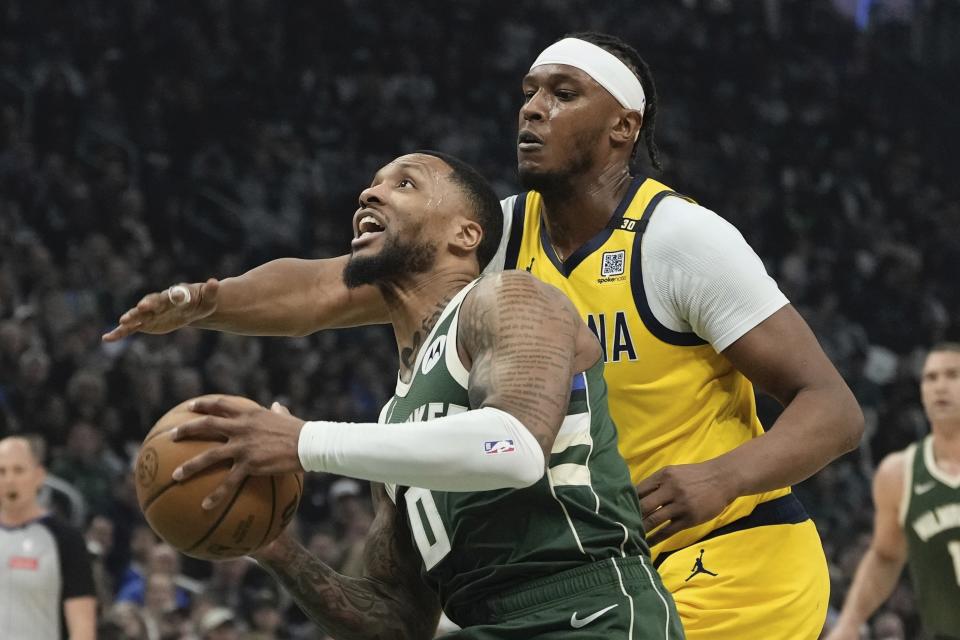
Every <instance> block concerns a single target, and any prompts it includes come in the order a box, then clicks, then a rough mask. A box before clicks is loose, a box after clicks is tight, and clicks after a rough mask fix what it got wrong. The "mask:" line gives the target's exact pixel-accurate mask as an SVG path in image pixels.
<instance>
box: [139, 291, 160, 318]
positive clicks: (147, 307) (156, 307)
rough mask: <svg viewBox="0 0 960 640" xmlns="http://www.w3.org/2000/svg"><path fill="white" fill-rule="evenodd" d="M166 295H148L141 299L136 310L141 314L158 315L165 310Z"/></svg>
mask: <svg viewBox="0 0 960 640" xmlns="http://www.w3.org/2000/svg"><path fill="white" fill-rule="evenodd" d="M165 298H166V296H165V295H161V294H159V293H148V294H147V295H145V296H143V297H142V298H140V302H138V303H137V306H136V307H135V309H136V310H137V311H139V312H140V313H156V312H158V311H161V310H162V309H163V303H164V299H165Z"/></svg>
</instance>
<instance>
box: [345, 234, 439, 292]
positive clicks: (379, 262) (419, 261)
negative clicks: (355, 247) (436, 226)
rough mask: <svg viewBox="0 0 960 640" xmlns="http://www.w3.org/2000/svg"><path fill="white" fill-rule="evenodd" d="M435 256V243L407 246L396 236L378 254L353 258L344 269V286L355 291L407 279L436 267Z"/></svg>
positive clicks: (390, 238) (351, 257)
mask: <svg viewBox="0 0 960 640" xmlns="http://www.w3.org/2000/svg"><path fill="white" fill-rule="evenodd" d="M436 255H437V247H436V246H434V245H432V244H429V243H427V242H421V243H410V244H408V245H404V244H401V243H400V240H398V239H397V237H396V236H390V237H388V238H387V241H386V243H385V244H384V247H383V249H382V250H381V251H380V253H378V254H376V255H372V256H359V257H358V256H355V255H351V256H350V259H349V260H348V261H347V266H346V268H344V270H343V283H344V284H345V285H347V288H348V289H356V288H357V287H361V286H363V285H365V284H374V285H381V284H385V283H387V282H389V281H391V280H397V279H399V278H402V277H404V276H409V275H414V274H417V273H426V272H427V271H429V270H430V269H431V268H432V267H433V264H434V258H435V257H436Z"/></svg>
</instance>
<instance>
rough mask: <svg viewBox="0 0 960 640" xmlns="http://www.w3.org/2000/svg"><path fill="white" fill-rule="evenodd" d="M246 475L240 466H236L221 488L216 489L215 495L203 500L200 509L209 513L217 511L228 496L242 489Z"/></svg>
mask: <svg viewBox="0 0 960 640" xmlns="http://www.w3.org/2000/svg"><path fill="white" fill-rule="evenodd" d="M246 475H247V474H246V473H244V471H243V469H242V468H241V467H240V466H234V467H233V469H231V470H230V473H228V474H227V477H226V478H225V479H224V481H223V482H222V483H221V484H220V486H219V487H217V488H216V489H214V490H213V493H211V494H210V495H208V496H207V497H206V498H204V499H203V502H201V503H200V507H201V508H203V509H205V510H207V511H209V510H210V509H215V508H216V507H217V505H219V504H220V503H221V502H223V500H224V498H226V497H227V496H232V495H233V494H235V493H236V492H237V489H238V488H239V487H240V483H241V482H243V479H244V477H246Z"/></svg>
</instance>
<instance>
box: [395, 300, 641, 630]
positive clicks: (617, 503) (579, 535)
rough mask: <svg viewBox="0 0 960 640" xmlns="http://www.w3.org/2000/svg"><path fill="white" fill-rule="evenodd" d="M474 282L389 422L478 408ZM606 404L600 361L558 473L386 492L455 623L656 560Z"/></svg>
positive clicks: (399, 396) (580, 391) (402, 387)
mask: <svg viewBox="0 0 960 640" xmlns="http://www.w3.org/2000/svg"><path fill="white" fill-rule="evenodd" d="M475 284H476V281H474V283H472V284H471V285H468V286H467V287H466V288H465V289H464V290H463V291H461V292H460V293H458V294H457V296H456V297H455V298H454V299H453V300H451V301H450V304H449V305H448V306H447V308H446V309H445V310H444V312H443V314H442V315H441V317H440V320H439V321H438V322H437V324H436V326H435V327H434V329H433V331H432V332H431V333H430V336H429V337H428V338H427V340H426V341H425V342H424V347H423V348H422V349H421V351H420V353H419V354H418V357H417V361H416V365H415V367H414V370H413V376H412V378H411V380H410V383H409V384H404V383H402V382H400V381H398V382H397V389H396V394H395V395H394V397H393V398H392V399H391V400H390V401H389V402H388V403H387V405H386V406H385V407H384V409H383V412H382V413H381V417H380V421H381V422H385V423H399V422H406V421H412V420H432V419H434V418H439V417H442V416H445V415H450V414H453V413H457V412H461V411H467V410H469V409H470V408H471V407H470V402H469V398H468V395H467V381H468V375H469V374H468V371H467V370H466V369H465V368H464V366H463V364H462V363H461V361H460V358H459V355H458V353H457V322H458V318H459V310H460V306H461V304H462V302H463V299H464V298H465V296H466V294H467V292H468V291H469V290H470V289H471V288H472V287H473V286H474V285H475ZM606 402H607V389H606V385H605V384H604V381H603V363H602V361H601V362H598V363H597V364H596V365H594V366H593V367H591V368H590V369H589V370H587V371H585V372H582V373H578V374H577V375H575V376H574V377H573V380H572V381H571V393H570V403H569V407H568V410H567V415H566V418H565V419H564V421H563V425H562V427H561V429H560V432H559V434H558V436H557V439H556V442H555V443H554V445H553V452H552V455H551V457H550V461H549V470H548V472H547V473H546V474H544V477H543V478H541V479H540V480H539V481H538V482H537V483H536V484H534V485H532V486H530V487H527V488H524V489H502V490H496V491H476V492H443V491H429V490H426V489H422V488H417V487H396V486H392V485H387V493H388V494H389V495H390V496H391V498H392V499H393V500H394V502H395V503H396V504H397V507H398V508H399V509H401V510H402V511H404V512H405V513H406V517H407V521H408V523H409V526H410V530H411V532H412V534H413V538H414V541H415V543H416V546H417V548H418V549H419V551H420V555H421V557H422V559H423V575H424V579H425V580H426V581H427V583H428V584H429V585H431V587H433V588H434V589H435V590H436V591H437V593H438V594H439V596H440V600H441V603H442V604H443V608H444V611H445V612H446V613H447V615H448V616H449V617H450V618H451V619H452V620H453V621H454V622H456V621H457V619H458V618H461V619H471V618H475V615H474V614H476V607H478V606H482V605H480V604H479V603H482V602H483V601H484V600H486V599H487V598H489V597H491V596H494V595H498V594H500V593H502V592H503V591H505V590H507V589H509V588H511V587H515V586H518V585H520V584H522V583H524V582H527V581H530V580H533V579H535V578H541V577H544V576H547V575H550V574H554V573H558V572H560V571H564V570H567V569H571V568H574V567H577V566H581V565H583V564H586V563H590V562H594V561H597V560H603V559H607V558H615V557H627V556H636V555H638V554H649V551H648V549H647V547H646V543H645V542H644V539H643V534H642V522H641V517H640V504H639V501H638V499H637V495H636V492H635V490H634V488H633V485H632V483H631V481H630V474H629V472H628V470H627V466H626V463H625V462H624V461H623V458H621V457H620V454H619V452H618V451H617V432H616V427H615V426H614V424H613V422H612V420H611V419H610V413H609V411H608V410H607V404H606ZM423 446H424V447H429V446H430V443H429V442H424V443H423ZM477 447H478V450H481V451H482V452H483V455H511V453H512V452H513V450H514V443H513V442H512V441H511V440H490V441H487V442H478V443H477ZM461 614H462V615H461Z"/></svg>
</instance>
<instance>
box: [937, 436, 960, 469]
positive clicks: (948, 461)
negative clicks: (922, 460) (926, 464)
mask: <svg viewBox="0 0 960 640" xmlns="http://www.w3.org/2000/svg"><path fill="white" fill-rule="evenodd" d="M933 457H934V459H935V460H936V462H937V466H938V467H940V468H941V469H942V470H943V471H946V472H947V473H950V474H952V475H953V474H957V473H960V423H947V424H938V425H936V426H935V427H934V430H933Z"/></svg>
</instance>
